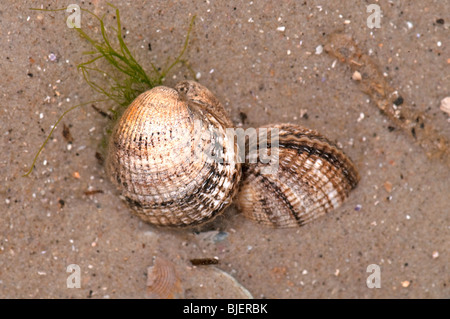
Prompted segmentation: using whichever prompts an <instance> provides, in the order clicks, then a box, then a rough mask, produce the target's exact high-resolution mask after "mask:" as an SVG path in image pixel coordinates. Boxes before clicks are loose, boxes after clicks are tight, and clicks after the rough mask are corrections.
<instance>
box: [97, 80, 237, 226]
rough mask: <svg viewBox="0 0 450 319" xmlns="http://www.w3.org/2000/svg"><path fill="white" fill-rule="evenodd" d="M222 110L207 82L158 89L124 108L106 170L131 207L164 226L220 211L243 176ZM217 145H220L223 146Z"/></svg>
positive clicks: (194, 221)
mask: <svg viewBox="0 0 450 319" xmlns="http://www.w3.org/2000/svg"><path fill="white" fill-rule="evenodd" d="M231 126H232V122H231V120H230V119H229V118H228V116H227V114H226V112H225V110H224V108H223V107H222V105H221V104H220V102H219V101H218V100H217V99H216V98H215V97H214V95H213V94H212V93H211V92H210V91H209V90H208V89H207V88H205V87H203V86H202V85H200V84H198V83H196V82H191V81H184V82H180V83H179V84H177V86H176V87H175V89H171V88H168V87H164V86H159V87H155V88H153V89H151V90H149V91H147V92H145V93H142V94H141V95H139V96H138V97H137V98H136V99H135V100H134V101H133V103H132V104H131V105H130V106H129V107H128V108H127V109H126V110H125V112H124V114H123V115H122V117H121V118H120V119H119V121H118V123H117V124H116V126H115V128H114V130H113V133H112V135H111V138H110V143H109V150H108V158H107V164H106V169H107V172H108V174H109V175H110V177H111V180H112V181H113V183H114V184H116V186H117V187H118V189H119V190H120V192H121V195H122V196H123V197H124V199H125V200H126V202H127V204H128V205H129V206H130V207H131V208H132V210H133V211H134V212H135V213H136V214H137V215H138V216H139V217H141V218H142V219H143V220H144V221H146V222H149V223H151V224H155V225H160V226H192V225H198V224H202V223H204V222H207V221H209V220H211V219H212V218H214V217H215V216H217V215H218V214H220V213H221V212H222V211H223V210H224V209H225V208H226V207H227V206H228V205H229V204H230V203H231V200H232V197H233V196H234V194H235V192H236V190H237V185H238V184H239V179H240V176H241V168H240V166H241V165H240V164H239V163H238V162H237V161H236V152H237V149H236V146H235V145H234V141H233V140H231V139H229V138H227V135H226V128H227V127H231ZM218 146H220V147H218Z"/></svg>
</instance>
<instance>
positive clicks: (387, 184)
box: [383, 181, 392, 193]
mask: <svg viewBox="0 0 450 319" xmlns="http://www.w3.org/2000/svg"><path fill="white" fill-rule="evenodd" d="M383 186H384V189H385V190H386V192H388V193H390V192H391V191H392V183H391V182H389V181H386V182H384V185H383Z"/></svg>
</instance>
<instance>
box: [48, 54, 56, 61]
mask: <svg viewBox="0 0 450 319" xmlns="http://www.w3.org/2000/svg"><path fill="white" fill-rule="evenodd" d="M48 59H49V60H50V61H52V62H54V61H56V54H54V53H50V54H49V55H48Z"/></svg>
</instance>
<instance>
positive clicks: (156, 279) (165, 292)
mask: <svg viewBox="0 0 450 319" xmlns="http://www.w3.org/2000/svg"><path fill="white" fill-rule="evenodd" d="M182 295H183V289H182V287H181V280H180V277H179V276H178V273H177V271H176V269H175V264H174V263H172V262H170V261H169V260H167V259H165V258H163V257H156V256H155V257H153V266H150V267H148V268H147V292H146V297H147V298H148V299H175V298H180V297H182Z"/></svg>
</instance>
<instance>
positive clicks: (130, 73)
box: [23, 3, 195, 176]
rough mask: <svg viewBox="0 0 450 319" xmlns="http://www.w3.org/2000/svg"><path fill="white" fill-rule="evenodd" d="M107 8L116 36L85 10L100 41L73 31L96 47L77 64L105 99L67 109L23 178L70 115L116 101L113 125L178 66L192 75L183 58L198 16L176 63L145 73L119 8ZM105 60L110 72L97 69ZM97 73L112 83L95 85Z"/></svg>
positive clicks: (100, 18) (112, 109)
mask: <svg viewBox="0 0 450 319" xmlns="http://www.w3.org/2000/svg"><path fill="white" fill-rule="evenodd" d="M108 5H109V6H111V7H112V8H114V9H115V14H116V21H117V26H116V28H114V27H111V29H112V30H113V33H114V36H113V37H111V36H110V34H109V32H108V31H107V28H106V26H105V22H104V17H105V15H103V16H102V17H99V16H97V15H96V14H94V13H93V12H91V11H89V10H87V9H84V8H81V10H82V11H84V12H87V13H88V14H90V15H91V16H92V17H94V18H95V19H96V20H97V21H98V22H99V24H100V31H101V40H96V39H94V38H93V37H91V36H90V35H88V34H87V33H86V32H85V31H84V30H83V29H81V28H76V27H75V25H73V27H74V28H73V30H76V31H77V32H78V34H79V35H80V37H81V38H82V39H84V40H86V41H87V42H89V43H90V44H91V46H92V47H93V50H92V51H90V52H86V53H85V55H87V56H89V60H88V61H86V62H83V63H80V64H78V66H77V69H78V70H79V71H80V72H81V73H82V74H83V78H84V80H85V81H86V83H87V84H88V85H89V86H90V87H91V88H92V89H93V90H95V91H96V92H98V93H100V94H101V95H104V96H105V98H104V99H101V100H96V101H90V102H86V103H82V104H78V105H75V106H72V107H71V108H69V109H67V110H66V111H65V112H64V113H63V114H62V115H61V116H60V117H59V118H58V120H57V121H56V122H55V124H54V125H53V128H52V129H51V131H50V133H49V134H48V136H47V138H46V139H45V141H44V142H43V143H42V145H41V147H40V148H39V150H38V152H37V153H36V155H35V157H34V159H33V163H32V165H31V167H30V169H29V171H28V172H27V173H25V174H24V175H23V176H29V175H30V174H31V172H32V171H33V168H34V166H35V164H36V161H37V158H38V157H39V155H40V154H41V152H42V151H43V149H44V147H45V145H46V144H47V142H48V141H49V140H50V137H51V136H52V134H53V132H54V130H55V128H56V126H57V125H58V124H59V123H60V122H61V120H62V119H63V118H64V117H65V116H66V115H67V113H69V112H71V111H73V110H75V109H77V108H78V107H82V106H84V105H87V104H91V103H95V102H105V101H113V104H114V105H113V106H112V107H111V108H110V111H111V113H112V121H113V122H114V121H115V120H117V118H118V117H119V116H120V115H121V114H122V112H123V111H124V110H125V109H126V108H127V107H128V105H130V104H131V102H132V101H133V100H134V99H135V98H136V97H137V96H138V95H139V94H141V93H143V92H145V91H147V90H149V89H151V88H153V87H155V86H158V85H161V84H163V82H164V79H165V78H166V76H167V75H168V74H169V72H170V71H171V70H172V69H173V68H174V67H175V66H177V65H179V64H183V65H185V66H186V67H187V68H188V70H189V71H190V72H191V73H193V71H192V69H191V68H190V67H189V65H188V64H187V63H186V61H185V60H183V59H182V57H183V55H184V54H185V52H186V49H187V47H188V43H189V36H190V33H191V31H192V27H193V25H194V21H195V16H193V17H192V19H191V22H190V24H189V28H188V32H187V35H186V38H185V41H184V44H183V47H182V49H181V51H180V53H179V54H178V55H177V56H176V57H175V58H174V59H173V61H172V62H170V63H166V66H165V67H163V68H158V67H156V66H155V64H154V63H152V62H150V65H151V70H150V71H145V70H144V68H143V67H142V66H141V65H140V64H139V63H138V62H137V61H136V59H135V58H134V57H133V55H132V54H131V52H130V50H129V49H128V46H127V45H126V43H125V41H124V40H123V35H122V25H121V21H120V13H119V9H118V8H116V7H115V6H114V5H112V4H111V3H108ZM66 9H67V8H61V9H36V8H31V10H38V11H62V10H66ZM113 41H116V42H117V44H116V45H114V44H113ZM102 61H106V64H107V65H108V66H109V69H110V70H108V71H106V70H102V69H101V68H100V67H99V66H98V65H99V64H100V63H101V62H102ZM168 61H170V60H168ZM94 74H97V75H102V76H106V77H107V78H108V79H109V83H107V84H104V83H103V84H102V83H98V82H96V81H95V80H93V78H94V76H93V75H94ZM103 144H105V143H103Z"/></svg>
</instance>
